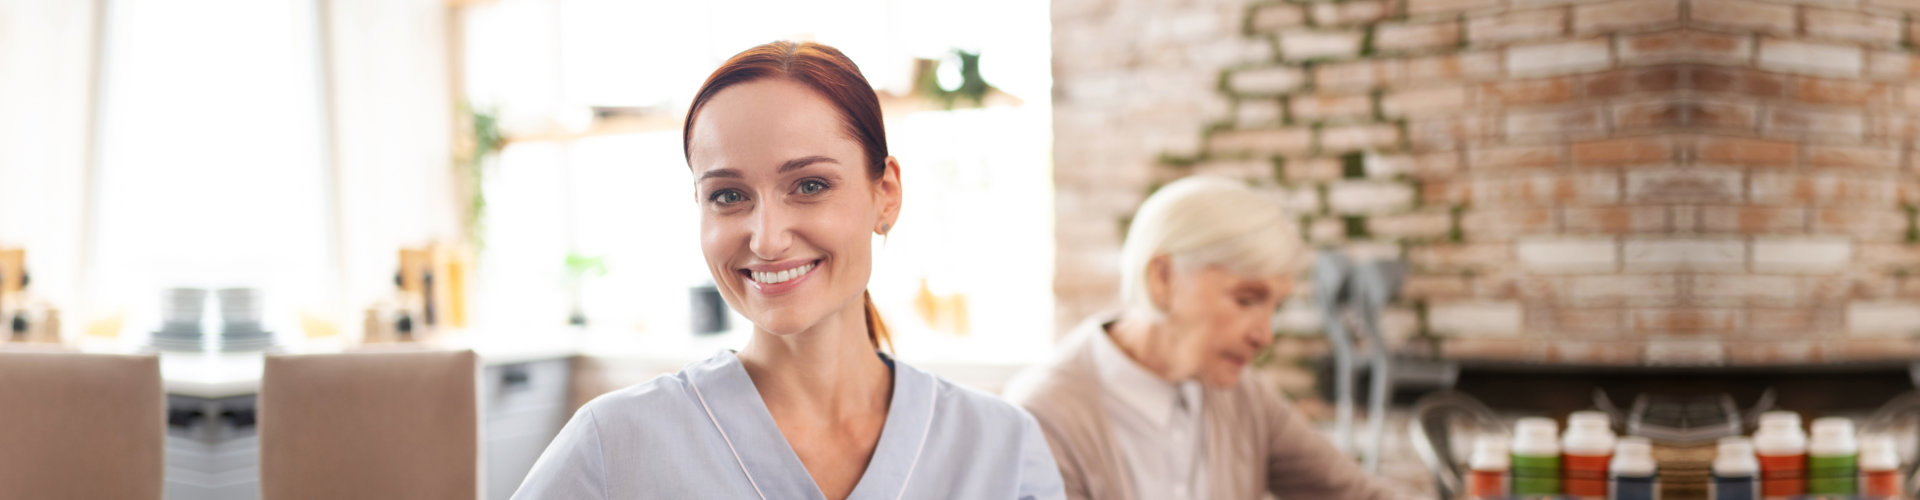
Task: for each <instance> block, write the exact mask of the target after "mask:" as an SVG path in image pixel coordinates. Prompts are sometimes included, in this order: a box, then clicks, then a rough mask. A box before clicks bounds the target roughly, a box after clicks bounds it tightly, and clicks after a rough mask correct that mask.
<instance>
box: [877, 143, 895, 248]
mask: <svg viewBox="0 0 1920 500" xmlns="http://www.w3.org/2000/svg"><path fill="white" fill-rule="evenodd" d="M873 199H874V201H875V202H878V203H879V205H880V220H878V221H875V222H874V225H873V232H875V233H878V234H880V235H881V236H885V235H886V234H887V233H890V232H893V223H894V221H896V220H898V219H899V218H900V200H901V196H900V160H896V159H894V157H892V156H888V157H887V166H886V170H884V171H881V172H880V179H879V180H878V182H875V183H874V185H873Z"/></svg>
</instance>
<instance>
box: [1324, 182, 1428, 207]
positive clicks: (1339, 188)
mask: <svg viewBox="0 0 1920 500" xmlns="http://www.w3.org/2000/svg"><path fill="white" fill-rule="evenodd" d="M1412 206H1413V186H1410V185H1407V184H1403V183H1399V182H1390V181H1344V182H1336V183H1333V184H1331V185H1328V186H1327V207H1328V208H1331V209H1333V211H1334V212H1338V213H1343V214H1378V213H1388V212H1398V211H1401V210H1406V209H1407V208H1410V207H1412Z"/></svg>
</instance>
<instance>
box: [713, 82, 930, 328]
mask: <svg viewBox="0 0 1920 500" xmlns="http://www.w3.org/2000/svg"><path fill="white" fill-rule="evenodd" d="M699 113H700V114H699V116H697V117H696V120H695V121H694V127H693V130H691V131H690V132H689V133H690V134H692V138H691V140H690V141H689V151H690V155H689V159H688V160H689V163H690V164H691V166H692V168H693V176H694V195H695V201H696V202H697V203H698V204H699V205H700V250H701V252H702V253H703V254H705V256H706V259H707V268H708V270H709V271H711V272H712V273H713V281H714V283H716V284H717V285H718V286H719V288H720V294H721V296H723V297H725V298H726V300H727V303H728V304H731V305H732V306H733V308H734V309H735V310H737V311H739V312H740V314H741V315H743V316H746V317H747V319H749V320H751V321H753V324H754V326H755V327H757V328H758V329H760V330H763V331H766V332H768V333H772V334H775V335H790V334H794V333H798V332H802V331H806V330H808V329H809V328H812V327H813V326H814V325H816V324H819V323H820V322H821V321H822V320H824V319H827V318H829V317H833V316H834V315H835V314H836V313H845V312H848V311H851V312H853V313H854V314H860V311H861V307H862V305H863V304H864V303H863V302H862V301H861V294H862V292H864V291H865V290H866V287H867V277H868V275H870V274H871V272H872V261H873V255H872V251H873V246H872V241H873V237H872V235H873V234H874V233H875V232H876V231H878V230H879V229H880V226H881V225H882V224H886V225H891V224H892V222H893V218H894V216H895V214H897V213H898V208H899V206H900V181H899V168H898V166H897V164H895V163H894V162H893V160H892V158H888V159H887V171H886V174H885V175H884V176H882V178H881V179H878V180H875V179H872V178H870V177H869V175H868V173H867V169H866V168H865V167H864V166H863V165H865V164H866V161H865V160H866V158H865V155H864V153H863V152H862V151H861V149H860V143H858V142H856V141H854V140H853V139H852V138H850V137H848V135H847V132H846V125H845V122H844V121H842V119H841V115H840V112H839V111H838V110H837V109H836V108H835V107H834V106H833V104H832V103H831V102H830V101H828V100H827V99H826V98H825V97H823V96H821V95H819V94H817V93H815V92H814V91H813V90H812V89H810V88H808V87H806V86H805V85H803V84H801V83H799V82H795V81H792V80H787V79H782V78H770V79H763V80H757V81H752V82H747V83H741V84H736V85H733V86H731V87H727V88H726V89H724V90H721V91H720V92H719V93H718V94H715V95H714V96H713V97H711V98H709V100H708V101H707V103H706V105H705V106H703V107H701V109H700V112H699ZM854 317H856V318H858V317H859V316H854Z"/></svg>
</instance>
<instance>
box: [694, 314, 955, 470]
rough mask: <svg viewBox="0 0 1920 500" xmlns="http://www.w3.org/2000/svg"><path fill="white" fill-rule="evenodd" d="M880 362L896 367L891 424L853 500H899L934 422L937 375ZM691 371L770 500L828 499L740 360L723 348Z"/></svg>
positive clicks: (889, 413)
mask: <svg viewBox="0 0 1920 500" xmlns="http://www.w3.org/2000/svg"><path fill="white" fill-rule="evenodd" d="M880 356H881V359H882V360H884V361H888V362H889V363H888V364H890V365H892V368H893V370H892V376H893V394H892V395H890V396H889V397H888V403H887V421H886V423H885V424H883V426H882V427H881V429H880V441H879V442H878V443H877V444H875V446H874V448H873V456H872V458H870V459H869V460H868V462H867V467H866V470H865V471H864V472H862V473H861V475H860V482H859V483H856V484H855V486H854V488H853V492H852V493H851V494H849V495H847V498H848V499H850V500H852V499H867V498H896V497H897V496H898V495H899V494H900V492H901V488H903V487H905V486H906V484H907V481H908V480H909V479H910V478H909V477H908V476H909V475H910V474H911V473H912V472H913V465H914V462H915V461H916V460H917V456H918V455H919V454H920V453H921V452H922V451H923V450H922V449H921V446H922V445H923V444H924V443H925V442H926V436H927V433H928V432H929V430H930V426H929V425H928V424H929V423H930V422H931V421H932V418H933V414H932V409H933V398H934V396H935V394H934V385H933V376H932V375H929V374H927V373H925V372H921V371H919V370H916V369H914V368H913V367H911V366H908V365H906V364H904V363H894V362H892V360H891V359H890V358H887V357H886V355H885V354H880ZM686 371H687V378H688V380H689V381H690V382H692V383H694V384H695V385H696V387H697V389H696V390H697V391H698V392H699V393H700V397H701V398H702V399H703V400H704V401H705V402H706V403H707V404H708V406H709V407H710V409H711V410H712V412H713V418H714V419H715V420H716V421H717V422H716V423H717V425H719V427H720V429H721V432H722V433H724V434H726V436H727V437H728V438H729V442H731V443H732V445H733V446H734V450H733V451H734V452H735V453H737V454H738V455H739V459H740V463H741V466H742V467H744V468H745V469H746V472H747V475H748V476H749V477H750V478H751V479H752V481H753V483H754V484H755V485H756V486H758V487H759V489H760V492H761V493H763V494H765V495H766V497H767V498H769V499H773V498H809V499H820V500H824V499H825V498H826V495H825V494H823V493H821V492H820V487H819V486H818V485H816V484H814V483H813V476H812V475H809V474H808V473H807V469H806V466H805V465H803V464H801V463H800V455H799V454H797V453H794V451H793V447H792V446H791V445H789V444H788V443H787V438H786V436H784V435H782V434H780V427H779V426H778V425H776V424H775V423H774V421H773V414H772V413H771V412H769V411H768V410H767V405H766V402H765V401H762V400H761V399H760V391H759V390H758V389H756V388H755V387H754V385H753V378H752V377H750V376H748V375H747V369H746V367H745V366H743V365H741V364H740V358H739V356H738V355H736V354H734V352H733V351H730V350H725V349H722V350H721V351H720V352H718V353H715V354H714V355H713V357H710V358H707V359H706V360H705V361H700V362H696V363H693V364H691V365H688V366H687V368H686Z"/></svg>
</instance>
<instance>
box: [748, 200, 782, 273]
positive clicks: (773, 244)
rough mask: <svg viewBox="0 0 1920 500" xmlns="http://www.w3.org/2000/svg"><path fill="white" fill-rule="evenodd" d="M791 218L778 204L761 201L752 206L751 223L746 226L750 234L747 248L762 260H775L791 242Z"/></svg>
mask: <svg viewBox="0 0 1920 500" xmlns="http://www.w3.org/2000/svg"><path fill="white" fill-rule="evenodd" d="M791 220H792V217H791V214H788V213H787V210H785V209H783V208H781V207H780V206H779V205H778V204H774V203H761V204H759V205H758V206H756V207H754V214H753V223H752V226H751V227H750V228H748V230H749V231H751V232H752V234H751V235H750V237H749V240H748V242H747V249H748V250H751V251H752V252H753V254H754V256H756V257H759V258H761V259H764V260H775V259H778V258H780V257H781V256H783V255H786V253H787V247H789V246H792V244H793V231H792V229H793V228H792V227H791V226H792V223H791Z"/></svg>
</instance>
